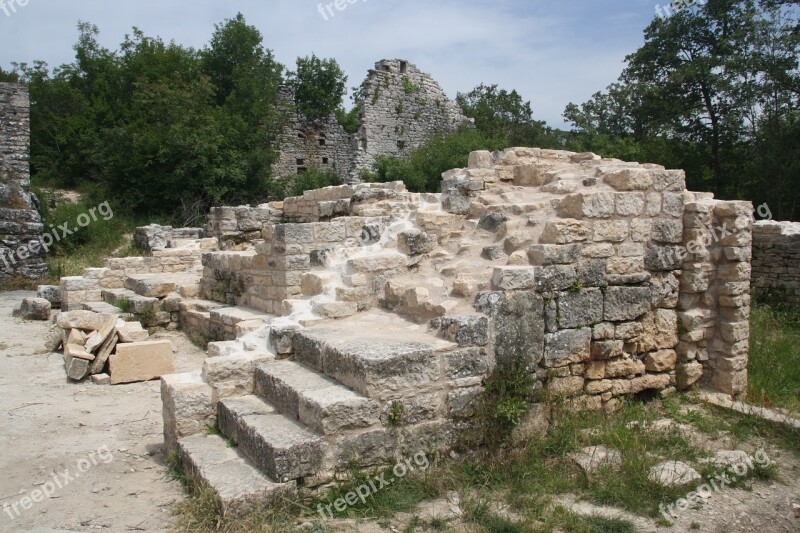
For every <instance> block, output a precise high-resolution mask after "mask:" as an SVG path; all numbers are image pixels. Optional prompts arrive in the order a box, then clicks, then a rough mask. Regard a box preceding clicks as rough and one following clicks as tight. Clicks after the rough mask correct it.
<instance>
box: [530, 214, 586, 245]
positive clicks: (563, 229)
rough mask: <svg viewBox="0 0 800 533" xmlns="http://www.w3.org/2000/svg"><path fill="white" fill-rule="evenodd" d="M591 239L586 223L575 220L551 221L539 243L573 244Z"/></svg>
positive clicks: (546, 225) (547, 224)
mask: <svg viewBox="0 0 800 533" xmlns="http://www.w3.org/2000/svg"><path fill="white" fill-rule="evenodd" d="M588 238H589V230H588V228H587V226H586V224H585V223H583V222H581V221H580V220H575V219H562V220H549V221H548V222H547V223H546V224H545V227H544V230H543V231H542V236H541V237H540V239H539V242H541V243H543V244H571V243H575V242H582V241H585V240H587V239H588Z"/></svg>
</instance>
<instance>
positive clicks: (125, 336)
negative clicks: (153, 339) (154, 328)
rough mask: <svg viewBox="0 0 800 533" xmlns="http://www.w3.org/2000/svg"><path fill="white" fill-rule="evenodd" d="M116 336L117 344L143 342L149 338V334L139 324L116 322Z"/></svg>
mask: <svg viewBox="0 0 800 533" xmlns="http://www.w3.org/2000/svg"><path fill="white" fill-rule="evenodd" d="M117 335H119V342H128V343H129V342H144V341H146V340H148V339H149V338H150V333H148V332H147V330H146V329H144V327H142V324H141V323H139V322H124V321H122V320H117Z"/></svg>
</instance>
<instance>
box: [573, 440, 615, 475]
mask: <svg viewBox="0 0 800 533" xmlns="http://www.w3.org/2000/svg"><path fill="white" fill-rule="evenodd" d="M569 457H570V459H572V460H573V461H574V462H575V463H576V464H577V465H578V466H579V467H581V469H582V470H583V471H584V472H586V473H587V474H595V473H597V472H598V471H600V470H603V469H610V470H619V468H620V467H621V466H622V454H620V453H619V450H615V449H614V448H608V447H606V446H587V447H586V448H583V449H582V450H581V451H580V453H572V454H570V456H569Z"/></svg>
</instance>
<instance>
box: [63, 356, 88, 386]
mask: <svg viewBox="0 0 800 533" xmlns="http://www.w3.org/2000/svg"><path fill="white" fill-rule="evenodd" d="M64 367H65V368H66V370H67V377H68V378H69V379H71V380H73V381H81V380H83V378H85V377H86V376H88V375H89V361H87V360H86V359H79V358H77V357H69V356H66V357H64Z"/></svg>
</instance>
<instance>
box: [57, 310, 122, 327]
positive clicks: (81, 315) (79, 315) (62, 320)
mask: <svg viewBox="0 0 800 533" xmlns="http://www.w3.org/2000/svg"><path fill="white" fill-rule="evenodd" d="M109 316H110V315H104V314H100V313H93V312H92V311H68V312H65V313H61V314H60V315H59V316H58V321H57V324H58V326H59V327H60V328H62V329H82V330H84V331H98V330H100V329H102V327H103V326H104V325H105V324H106V322H107V320H108V317H109ZM115 320H116V317H115Z"/></svg>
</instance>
